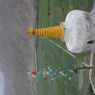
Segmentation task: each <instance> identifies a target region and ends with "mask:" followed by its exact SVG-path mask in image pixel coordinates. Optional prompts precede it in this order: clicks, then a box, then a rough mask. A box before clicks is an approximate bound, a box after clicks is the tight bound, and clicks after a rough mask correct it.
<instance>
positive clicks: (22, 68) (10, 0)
mask: <svg viewBox="0 0 95 95" xmlns="http://www.w3.org/2000/svg"><path fill="white" fill-rule="evenodd" d="M35 13H36V12H35V10H34V0H0V83H2V84H0V95H33V93H32V89H33V87H32V79H31V76H30V75H29V74H28V72H31V71H32V70H33V67H34V64H35V38H32V40H29V39H28V38H27V37H26V31H27V28H28V26H29V24H30V25H32V26H34V23H35V17H36V16H35V15H36V14H35Z"/></svg>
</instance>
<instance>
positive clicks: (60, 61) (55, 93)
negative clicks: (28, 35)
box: [37, 0, 92, 95]
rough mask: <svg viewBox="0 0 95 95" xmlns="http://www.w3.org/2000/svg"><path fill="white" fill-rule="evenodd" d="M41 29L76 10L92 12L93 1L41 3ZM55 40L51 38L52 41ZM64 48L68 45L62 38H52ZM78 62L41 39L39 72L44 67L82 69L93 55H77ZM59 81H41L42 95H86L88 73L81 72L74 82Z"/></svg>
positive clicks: (75, 0)
mask: <svg viewBox="0 0 95 95" xmlns="http://www.w3.org/2000/svg"><path fill="white" fill-rule="evenodd" d="M38 4H39V8H38V12H39V13H38V27H47V26H53V25H57V24H59V22H61V21H64V19H65V17H66V15H67V13H68V12H69V11H71V10H73V9H81V10H85V11H87V10H88V11H90V10H91V8H92V0H38ZM48 39H51V38H48ZM51 40H53V41H54V42H56V43H57V44H59V45H60V46H62V47H63V48H64V49H66V46H65V43H63V42H62V41H60V40H58V39H51ZM75 56H76V59H74V58H72V57H71V56H70V55H68V54H67V53H66V52H64V51H62V50H61V49H59V48H58V47H56V46H55V45H54V44H52V43H51V42H49V41H48V40H47V39H44V38H38V44H37V61H38V70H42V69H43V68H44V67H48V66H49V67H51V68H52V69H56V68H58V67H59V66H62V67H64V68H66V67H67V68H72V67H77V66H80V62H81V61H86V60H87V58H88V59H89V56H90V54H89V53H88V52H87V53H82V54H76V55H75ZM68 78H69V77H66V78H57V79H56V80H54V81H51V80H50V79H49V80H44V79H42V80H38V88H37V90H38V95H86V93H87V89H88V86H89V79H88V70H81V71H80V72H79V73H78V74H76V75H74V76H73V77H72V79H71V80H69V79H68Z"/></svg>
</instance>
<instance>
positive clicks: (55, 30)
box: [27, 26, 64, 39]
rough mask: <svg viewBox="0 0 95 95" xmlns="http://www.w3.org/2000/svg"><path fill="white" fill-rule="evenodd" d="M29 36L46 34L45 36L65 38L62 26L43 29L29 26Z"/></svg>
mask: <svg viewBox="0 0 95 95" xmlns="http://www.w3.org/2000/svg"><path fill="white" fill-rule="evenodd" d="M27 33H28V36H29V37H32V36H33V35H35V36H44V37H54V38H60V39H62V38H64V28H63V27H62V26H54V27H48V28H42V29H33V28H32V27H29V29H28V32H27Z"/></svg>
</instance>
